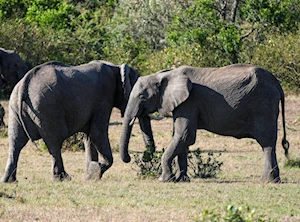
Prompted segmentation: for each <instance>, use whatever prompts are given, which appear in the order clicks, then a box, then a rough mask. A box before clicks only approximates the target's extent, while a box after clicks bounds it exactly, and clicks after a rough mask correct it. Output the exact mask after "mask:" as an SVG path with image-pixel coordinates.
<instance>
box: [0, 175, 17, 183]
mask: <svg viewBox="0 0 300 222" xmlns="http://www.w3.org/2000/svg"><path fill="white" fill-rule="evenodd" d="M16 182H18V181H17V179H16V177H13V176H11V177H5V176H4V177H2V178H1V180H0V183H16Z"/></svg>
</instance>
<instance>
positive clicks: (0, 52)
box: [0, 48, 29, 87]
mask: <svg viewBox="0 0 300 222" xmlns="http://www.w3.org/2000/svg"><path fill="white" fill-rule="evenodd" d="M28 70H29V67H28V66H27V64H26V62H25V61H24V60H23V59H22V58H21V57H20V56H19V54H18V53H16V52H15V51H13V50H6V49H3V48H0V87H1V86H3V85H5V84H9V85H13V86H14V85H15V84H16V83H17V82H18V81H19V80H20V79H21V78H22V77H23V76H24V75H25V73H26V72H27V71H28Z"/></svg>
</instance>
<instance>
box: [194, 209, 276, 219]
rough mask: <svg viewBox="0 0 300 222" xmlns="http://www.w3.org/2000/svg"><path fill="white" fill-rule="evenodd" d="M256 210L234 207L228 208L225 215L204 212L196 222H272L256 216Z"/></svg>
mask: <svg viewBox="0 0 300 222" xmlns="http://www.w3.org/2000/svg"><path fill="white" fill-rule="evenodd" d="M254 214H255V210H251V209H250V207H249V206H246V207H239V208H236V207H235V206H234V205H229V206H227V208H226V210H225V212H224V213H220V212H216V211H209V210H204V211H203V212H202V213H201V214H200V216H199V217H197V218H195V221H199V222H200V221H202V222H205V221H207V222H208V221H210V222H254V221H260V222H263V221H265V222H266V221H269V222H270V221H271V220H270V219H268V218H265V217H263V216H255V215H254Z"/></svg>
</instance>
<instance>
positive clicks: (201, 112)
mask: <svg viewBox="0 0 300 222" xmlns="http://www.w3.org/2000/svg"><path fill="white" fill-rule="evenodd" d="M279 101H281V104H282V117H283V130H284V131H283V132H284V138H283V141H282V144H283V146H284V148H285V149H286V150H287V149H288V141H287V140H286V130H285V119H284V118H285V117H284V93H283V90H282V88H281V86H280V84H279V82H278V81H277V79H276V78H275V77H274V76H273V75H272V74H271V73H270V72H268V71H267V70H264V69H262V68H259V67H256V66H253V65H231V66H226V67H223V68H193V67H189V66H183V67H179V68H177V69H175V70H172V71H166V72H162V73H156V74H152V75H149V76H145V77H141V78H139V80H138V81H137V83H136V84H135V86H134V87H133V89H132V92H131V95H130V98H129V102H128V105H127V108H126V111H125V117H124V119H123V132H122V138H121V143H120V154H121V158H122V160H123V161H124V162H129V161H130V156H129V154H128V142H129V136H130V133H131V126H130V123H132V120H133V119H134V118H135V117H141V116H144V115H146V114H148V113H151V112H154V111H156V110H157V111H159V113H160V114H161V115H164V114H165V113H168V112H173V120H174V126H173V127H174V128H173V129H174V131H173V137H172V140H171V142H170V144H169V146H168V148H167V149H166V150H165V152H164V154H163V156H162V175H161V176H160V178H159V180H160V181H164V182H165V181H189V178H188V176H187V151H188V147H189V146H190V145H192V144H194V143H195V140H196V131H197V129H205V130H208V131H210V132H214V133H217V134H219V135H224V136H233V137H235V138H238V139H240V138H253V139H255V140H256V141H257V142H258V143H259V144H260V145H261V147H262V149H263V152H264V172H263V176H262V180H263V181H268V182H279V181H280V177H279V168H278V164H277V158H276V152H275V151H276V147H275V146H276V140H277V129H278V127H277V119H278V114H279ZM176 156H177V164H178V167H179V169H178V170H177V175H173V174H172V169H171V163H172V160H173V159H174V157H176Z"/></svg>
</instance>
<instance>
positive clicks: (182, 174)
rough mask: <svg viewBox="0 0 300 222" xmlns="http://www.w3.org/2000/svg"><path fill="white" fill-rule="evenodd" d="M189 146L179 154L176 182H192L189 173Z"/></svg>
mask: <svg viewBox="0 0 300 222" xmlns="http://www.w3.org/2000/svg"><path fill="white" fill-rule="evenodd" d="M187 152H188V148H186V149H185V151H183V152H182V153H180V154H178V156H177V161H176V164H177V172H176V182H190V178H189V177H188V175H187V166H188V158H187V155H188V153H187Z"/></svg>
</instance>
